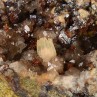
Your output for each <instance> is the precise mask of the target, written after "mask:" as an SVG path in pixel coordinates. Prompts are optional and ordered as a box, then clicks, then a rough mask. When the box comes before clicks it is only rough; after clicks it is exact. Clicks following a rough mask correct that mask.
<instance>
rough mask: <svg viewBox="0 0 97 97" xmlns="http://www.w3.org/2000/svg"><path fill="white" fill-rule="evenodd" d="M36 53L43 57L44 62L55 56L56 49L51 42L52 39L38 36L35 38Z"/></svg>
mask: <svg viewBox="0 0 97 97" xmlns="http://www.w3.org/2000/svg"><path fill="white" fill-rule="evenodd" d="M37 53H38V55H39V56H40V57H41V58H42V59H43V61H44V62H48V61H50V60H51V59H52V58H54V57H55V56H56V50H55V47H54V44H53V40H52V39H50V38H48V39H47V38H45V37H43V38H40V39H39V40H37Z"/></svg>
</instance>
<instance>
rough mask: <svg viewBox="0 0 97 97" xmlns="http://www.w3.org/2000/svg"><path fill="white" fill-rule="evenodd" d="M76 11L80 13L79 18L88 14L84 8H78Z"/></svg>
mask: <svg viewBox="0 0 97 97" xmlns="http://www.w3.org/2000/svg"><path fill="white" fill-rule="evenodd" d="M78 12H79V14H80V18H81V19H83V18H87V17H88V16H89V12H88V11H86V10H84V9H79V10H78Z"/></svg>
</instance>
